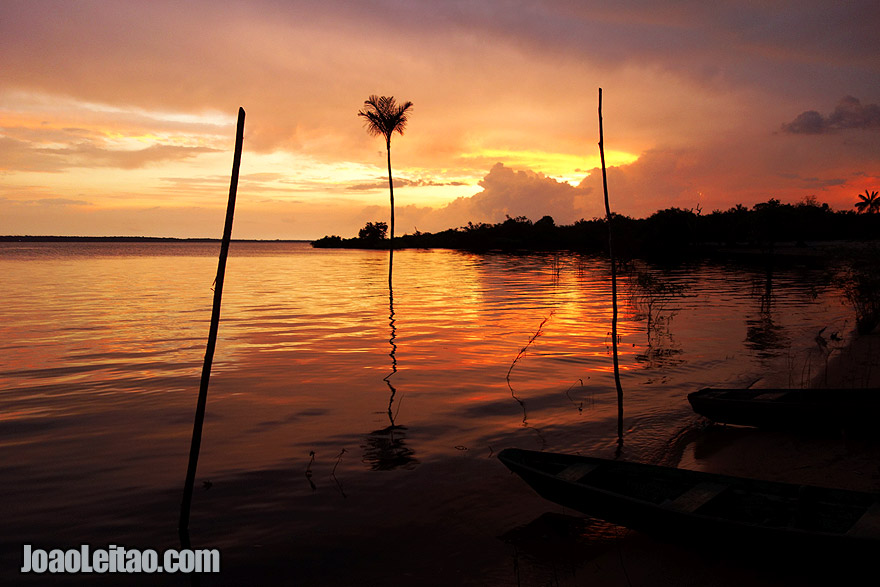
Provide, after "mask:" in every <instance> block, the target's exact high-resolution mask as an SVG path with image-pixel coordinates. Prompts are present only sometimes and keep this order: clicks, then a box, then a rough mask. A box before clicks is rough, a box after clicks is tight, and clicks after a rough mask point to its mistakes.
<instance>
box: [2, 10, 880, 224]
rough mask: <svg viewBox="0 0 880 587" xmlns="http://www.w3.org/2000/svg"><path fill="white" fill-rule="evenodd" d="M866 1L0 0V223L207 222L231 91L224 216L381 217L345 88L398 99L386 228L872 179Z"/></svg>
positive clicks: (723, 201)
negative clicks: (400, 130) (233, 192)
mask: <svg viewBox="0 0 880 587" xmlns="http://www.w3.org/2000/svg"><path fill="white" fill-rule="evenodd" d="M878 31H880V5H878V4H877V2H876V0H864V1H862V0H854V1H848V2H831V1H829V0H796V1H790V2H789V1H766V2H728V1H723V0H722V1H718V2H704V1H703V0H693V1H691V0H688V1H680V2H676V1H663V2H659V1H658V2H654V1H648V0H616V1H614V2H607V1H602V2H598V1H592V0H558V1H552V0H548V1H536V2H525V1H517V0H480V1H479V2H475V1H473V0H449V1H443V0H431V1H422V0H358V1H356V2H354V1H351V2H343V1H341V0H252V1H249V2H231V1H225V2H224V1H223V0H212V1H210V2H208V1H204V0H191V1H188V2H178V1H165V0H128V1H124V2H120V1H115V0H105V1H99V0H77V1H76V2H70V1H69V0H62V1H44V0H24V1H20V0H4V1H3V2H2V3H0V72H2V74H0V234H7V235H10V234H11V235H21V234H31V235H95V236H99V235H102V236H117V235H119V236H172V237H216V238H219V237H220V236H221V234H222V230H223V218H224V215H225V208H226V202H227V197H228V189H229V178H230V172H231V168H232V158H233V147H234V142H235V123H236V115H237V111H238V108H239V107H243V108H244V109H245V111H246V112H247V116H246V121H245V137H244V152H243V155H242V162H241V171H240V173H241V176H240V181H239V186H238V199H237V203H236V210H235V225H234V229H233V237H234V238H262V239H314V238H319V237H321V236H324V235H331V234H333V235H340V236H344V237H350V236H355V235H356V234H357V230H358V229H359V228H360V227H362V226H363V225H364V224H365V223H366V222H368V221H386V222H387V221H388V219H389V197H388V178H387V168H386V152H385V144H384V139H383V138H381V137H379V138H377V137H375V136H370V135H369V134H368V133H367V132H365V129H364V126H363V119H361V118H359V117H358V116H357V112H358V110H359V109H361V108H362V107H363V103H364V100H366V99H367V97H368V96H370V95H371V94H376V95H384V96H394V97H395V98H396V99H397V100H398V101H399V102H404V101H411V102H413V109H412V113H411V117H410V120H409V123H408V125H407V127H406V132H405V133H404V134H403V135H398V134H395V135H394V137H393V138H392V142H391V157H392V167H393V172H394V182H395V191H394V195H395V204H396V227H397V234H402V233H407V232H409V233H412V232H414V231H416V230H420V231H422V232H425V231H432V232H433V231H438V230H443V229H446V228H456V227H459V226H463V225H466V224H467V223H468V222H469V221H470V222H474V223H477V222H499V221H503V220H504V219H505V218H506V217H507V216H512V217H516V216H526V217H528V218H530V219H532V220H538V219H539V218H541V217H542V216H544V215H550V216H552V217H553V218H554V219H555V220H556V223H557V224H570V223H572V222H574V221H576V220H578V219H580V218H587V219H589V218H593V217H601V216H603V215H604V203H603V196H602V187H601V171H600V170H599V169H598V168H599V165H600V163H599V150H598V146H597V142H598V134H599V133H598V112H597V109H598V89H599V88H600V87H601V88H602V89H603V118H604V134H605V151H606V162H607V164H608V166H609V168H608V188H609V196H610V200H611V207H612V210H614V211H615V212H618V213H621V214H627V215H630V216H635V217H644V216H647V215H650V214H651V213H653V212H654V211H656V210H660V209H665V208H669V207H679V208H687V209H694V210H699V211H701V212H702V213H709V212H711V211H712V210H716V209H720V210H726V209H728V208H730V207H733V206H734V205H736V204H743V205H746V206H752V205H754V204H755V203H758V202H764V201H767V200H768V199H769V198H777V199H779V200H781V201H783V202H790V203H797V202H800V201H804V199H805V198H815V199H816V201H818V202H827V203H828V204H830V205H831V206H832V207H833V208H834V209H838V210H846V209H853V204H854V203H855V202H856V201H857V200H858V195H859V194H860V193H864V192H865V190H880V33H878Z"/></svg>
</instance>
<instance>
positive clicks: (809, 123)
mask: <svg viewBox="0 0 880 587" xmlns="http://www.w3.org/2000/svg"><path fill="white" fill-rule="evenodd" d="M850 128H856V129H863V130H880V105H878V104H862V103H861V101H860V100H859V99H858V98H853V97H852V96H846V97H845V98H843V99H841V100H840V102H839V103H838V104H837V107H836V108H835V109H834V112H832V113H831V114H829V115H828V116H822V114H820V113H819V112H816V111H815V110H807V111H806V112H801V113H800V114H799V115H798V116H797V118H795V119H794V120H793V121H791V122H789V123H786V124H783V125H782V130H784V131H785V132H789V133H793V134H812V135H816V134H822V133H828V132H834V131H838V130H845V129H850Z"/></svg>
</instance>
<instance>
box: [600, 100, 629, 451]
mask: <svg viewBox="0 0 880 587" xmlns="http://www.w3.org/2000/svg"><path fill="white" fill-rule="evenodd" d="M599 158H600V159H601V161H602V189H603V190H604V191H605V218H606V219H607V221H608V256H609V257H611V339H612V340H611V348H612V357H613V361H614V383H615V385H616V386H617V440H618V442H623V387H622V386H621V385H620V363H619V361H618V357H617V262H616V261H615V258H614V239H613V238H612V234H611V206H610V205H609V204H608V174H607V173H606V171H605V135H604V133H603V130H602V88H599Z"/></svg>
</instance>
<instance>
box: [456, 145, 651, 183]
mask: <svg viewBox="0 0 880 587" xmlns="http://www.w3.org/2000/svg"><path fill="white" fill-rule="evenodd" d="M460 157H461V158H462V159H486V160H495V161H498V162H501V163H503V164H504V165H508V166H510V167H519V168H525V169H529V170H531V171H534V172H536V173H543V174H544V175H546V176H548V177H552V178H554V179H556V180H558V181H565V182H568V183H572V184H576V183H578V182H580V181H581V180H582V179H583V178H584V176H585V175H587V174H588V172H589V170H590V169H593V168H596V167H599V166H600V165H601V162H600V160H599V154H598V153H596V154H595V155H589V156H584V155H574V154H571V153H551V152H547V151H535V150H506V149H479V150H477V151H474V152H471V153H464V154H462V155H460ZM638 158H639V156H638V155H634V154H633V153H628V152H626V151H606V152H605V164H606V165H607V166H609V167H611V166H618V165H629V164H630V163H633V162H634V161H636V160H637V159H638Z"/></svg>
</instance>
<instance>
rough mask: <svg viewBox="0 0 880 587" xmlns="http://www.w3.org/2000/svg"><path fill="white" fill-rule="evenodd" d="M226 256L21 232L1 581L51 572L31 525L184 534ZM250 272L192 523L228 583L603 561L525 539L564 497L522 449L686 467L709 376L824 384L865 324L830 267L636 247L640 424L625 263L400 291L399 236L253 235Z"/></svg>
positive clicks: (499, 267) (147, 542)
mask: <svg viewBox="0 0 880 587" xmlns="http://www.w3.org/2000/svg"><path fill="white" fill-rule="evenodd" d="M218 251H219V245H218V244H217V243H0V275H2V278H0V300H2V303H0V457H2V458H0V472H2V480H3V483H2V487H0V503H2V504H3V506H2V507H3V509H4V510H5V512H4V516H3V518H4V524H3V530H2V535H0V538H2V541H0V546H2V549H3V550H2V559H0V563H2V565H3V568H2V576H4V577H12V578H13V579H14V580H16V581H19V580H22V579H28V578H32V577H22V576H18V574H17V573H18V568H19V567H20V565H21V546H22V544H24V543H31V544H34V545H35V547H41V548H47V549H48V548H54V547H58V548H70V547H76V546H78V545H80V544H91V545H92V546H94V547H101V546H106V545H108V544H124V545H126V546H129V547H136V548H157V549H161V548H167V547H174V546H176V545H177V544H178V543H177V532H176V524H177V515H178V511H177V508H178V505H179V499H180V492H181V489H182V485H183V478H184V474H185V471H186V459H187V455H188V451H189V439H190V434H191V431H192V421H193V414H194V409H195V401H196V396H197V393H198V381H199V375H200V370H201V364H202V358H203V356H204V349H205V341H206V338H207V333H208V325H209V319H210V313H211V301H212V295H213V294H212V285H213V284H212V281H213V279H214V274H215V273H216V265H217V253H218ZM226 275H227V277H226V283H225V286H224V295H223V309H222V320H221V325H220V333H219V339H218V343H217V353H216V356H215V359H214V368H213V371H212V376H211V385H210V391H209V397H208V408H207V418H206V424H205V432H204V436H203V439H202V451H201V459H200V462H199V469H198V475H197V490H196V492H195V496H194V500H193V514H192V516H193V517H192V522H191V525H190V529H191V538H192V541H193V544H194V545H198V546H200V547H210V548H219V549H220V550H221V552H222V554H223V568H224V573H223V574H222V575H221V576H219V577H217V576H215V577H206V578H204V580H203V583H204V584H235V583H237V582H239V581H247V582H252V583H253V584H265V583H272V582H282V583H284V582H289V583H291V584H296V585H311V584H315V585H346V584H351V585H356V584H378V583H383V582H385V581H390V582H394V583H396V584H402V585H408V584H413V585H424V584H437V585H456V584H475V585H478V584H498V585H515V584H517V582H518V581H520V580H521V579H522V578H523V577H526V576H527V575H528V573H533V574H535V576H536V577H539V578H538V579H536V581H537V582H538V583H540V582H541V581H544V580H547V581H550V579H547V578H546V577H548V576H550V575H547V573H551V572H552V573H553V576H554V577H556V579H555V580H556V581H557V582H558V581H559V578H558V577H559V573H562V572H563V571H560V569H561V568H563V567H565V571H564V572H565V573H568V574H569V575H571V576H575V575H577V573H578V572H580V573H581V574H582V575H583V573H586V572H587V571H585V570H584V568H582V566H580V565H579V563H569V562H562V563H559V564H558V565H557V563H555V562H553V563H552V564H551V563H548V562H547V561H546V560H543V562H542V560H539V559H540V556H539V555H534V556H532V557H531V558H529V557H527V556H526V555H524V554H522V553H523V552H524V549H523V547H522V545H521V544H520V543H518V542H517V540H518V538H516V537H517V536H520V535H522V534H523V533H525V534H526V535H529V532H531V531H530V530H528V528H531V527H532V526H531V525H530V524H533V523H534V521H535V520H536V519H540V516H541V513H542V512H543V511H552V510H553V508H554V506H553V505H552V504H546V503H544V502H541V501H540V500H539V499H538V498H536V497H534V496H533V495H532V494H531V493H530V490H528V488H526V487H524V486H523V484H522V483H521V481H520V480H519V479H518V478H515V477H513V476H510V475H508V474H507V472H506V470H505V469H504V467H503V466H502V465H501V464H500V463H499V462H498V461H497V459H496V458H495V455H497V453H498V452H499V451H500V450H501V449H503V448H505V447H508V446H518V447H522V448H532V449H543V450H551V451H560V452H561V451H567V452H581V453H583V454H591V455H596V456H604V457H613V456H615V455H617V456H619V457H622V458H627V459H632V460H637V461H642V462H663V463H667V464H676V462H677V461H676V459H677V457H678V456H680V450H681V447H680V446H679V445H678V443H677V440H676V439H680V438H681V437H682V435H683V434H686V433H687V431H688V430H690V429H692V428H693V427H694V426H695V425H696V423H697V422H698V418H696V416H694V415H693V413H692V412H691V410H690V408H689V405H688V403H687V401H686V396H687V394H688V393H689V392H691V391H695V390H697V389H699V388H701V387H705V386H730V387H734V386H740V387H745V386H749V385H757V386H767V385H775V386H783V387H801V386H804V385H807V384H808V383H809V382H810V380H811V379H812V378H814V377H815V376H816V375H818V373H820V372H821V370H822V368H823V366H824V364H825V361H827V359H828V356H829V354H831V353H833V351H834V349H835V348H840V347H842V346H843V345H844V344H845V343H846V340H847V338H848V337H849V336H851V330H852V328H853V326H854V324H853V317H852V316H853V311H852V309H851V308H850V306H848V305H847V303H846V301H845V297H844V295H843V292H842V290H841V285H840V280H839V279H838V278H837V277H836V273H835V271H834V269H833V268H832V269H828V268H825V269H818V268H808V267H802V266H797V265H794V266H788V267H776V268H774V269H773V271H772V272H768V270H767V269H766V268H764V267H762V266H758V265H755V266H750V265H737V264H731V263H726V264H720V263H711V262H691V263H688V264H685V265H682V266H677V267H675V268H662V267H656V266H652V265H649V264H645V263H641V262H635V263H632V264H629V265H628V266H626V267H624V268H623V269H622V272H621V276H620V292H619V300H620V330H619V338H620V341H619V350H620V366H621V367H620V369H621V379H622V386H623V389H624V399H625V404H624V409H625V412H624V414H625V417H624V421H623V429H624V436H623V442H622V444H619V443H618V437H617V425H618V422H617V397H616V392H615V386H614V380H613V373H612V359H611V343H612V340H611V336H610V323H611V298H610V274H609V268H608V263H607V260H605V259H602V258H597V257H589V256H581V255H575V254H523V255H508V254H471V253H465V252H456V251H446V250H406V251H398V252H395V254H394V269H393V282H392V287H391V288H389V279H388V277H389V276H388V253H387V252H382V251H357V250H314V249H312V248H310V247H309V246H308V244H306V243H233V245H232V248H231V252H230V258H229V262H228V267H227V274H226ZM817 335H821V337H823V340H824V341H825V342H826V343H827V344H826V345H821V344H819V342H817ZM832 335H835V336H832ZM838 339H839V340H838ZM695 466H699V463H696V465H695ZM524 528H525V529H526V530H524ZM594 531H595V532H596V533H597V536H599V535H603V532H604V533H607V532H612V533H613V532H614V530H613V529H610V530H609V529H608V528H604V527H603V528H598V529H594ZM585 532H586V531H585ZM518 544H519V545H518ZM554 560H555V559H554ZM529 565H531V566H529ZM541 573H545V575H546V576H545V575H541ZM572 573H573V574H574V575H572ZM567 576H568V575H567ZM541 577H543V578H541ZM161 578H162V579H164V580H166V581H167V582H168V584H184V583H185V582H186V580H185V579H184V578H182V577H180V576H177V577H173V578H172V577H170V576H165V577H161ZM71 579H72V578H71ZM117 579H118V577H117ZM156 579H157V577H152V578H151V580H150V581H147V583H156V582H157V581H156ZM74 582H75V581H74ZM538 583H535V584H538ZM524 584H529V583H528V582H527V581H526V582H525V583H524ZM551 584H552V582H551Z"/></svg>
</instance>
